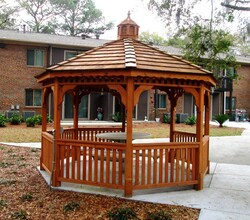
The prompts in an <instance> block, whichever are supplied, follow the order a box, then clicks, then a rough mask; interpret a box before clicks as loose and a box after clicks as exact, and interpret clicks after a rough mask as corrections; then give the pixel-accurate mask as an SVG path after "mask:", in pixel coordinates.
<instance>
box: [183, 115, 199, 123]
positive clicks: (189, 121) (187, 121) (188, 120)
mask: <svg viewBox="0 0 250 220" xmlns="http://www.w3.org/2000/svg"><path fill="white" fill-rule="evenodd" d="M185 124H186V125H195V124H196V118H195V116H190V117H188V118H187V119H186V120H185Z"/></svg>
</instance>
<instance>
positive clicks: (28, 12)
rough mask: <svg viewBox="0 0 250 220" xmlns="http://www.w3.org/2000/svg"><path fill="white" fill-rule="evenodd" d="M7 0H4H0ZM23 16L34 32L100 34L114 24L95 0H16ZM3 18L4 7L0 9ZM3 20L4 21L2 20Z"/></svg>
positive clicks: (23, 20) (23, 22) (72, 34)
mask: <svg viewBox="0 0 250 220" xmlns="http://www.w3.org/2000/svg"><path fill="white" fill-rule="evenodd" d="M0 1H4V0H0ZM14 2H16V3H17V4H18V6H19V12H20V14H21V15H22V16H20V17H19V19H21V21H20V23H22V24H26V26H27V28H29V29H31V30H32V31H35V32H44V33H60V34H67V35H71V36H76V35H81V34H84V35H100V34H103V32H104V31H106V30H109V29H111V28H112V27H113V23H112V22H108V23H106V22H105V18H104V17H103V15H102V12H101V10H99V9H97V8H96V6H95V4H94V2H93V0H14ZM0 19H1V8H0ZM0 23H1V20H0Z"/></svg>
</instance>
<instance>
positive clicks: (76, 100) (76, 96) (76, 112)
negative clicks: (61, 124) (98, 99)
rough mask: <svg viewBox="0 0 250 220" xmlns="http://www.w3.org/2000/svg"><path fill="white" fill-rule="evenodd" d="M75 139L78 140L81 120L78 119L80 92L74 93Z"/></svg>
mask: <svg viewBox="0 0 250 220" xmlns="http://www.w3.org/2000/svg"><path fill="white" fill-rule="evenodd" d="M73 100H74V107H73V108H74V139H77V130H78V123H79V119H78V114H79V103H80V99H79V92H78V91H76V92H75V93H74V97H73Z"/></svg>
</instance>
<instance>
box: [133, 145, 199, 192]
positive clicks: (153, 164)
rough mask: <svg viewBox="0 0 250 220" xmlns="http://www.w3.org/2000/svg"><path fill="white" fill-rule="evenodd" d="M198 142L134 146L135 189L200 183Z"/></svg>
mask: <svg viewBox="0 0 250 220" xmlns="http://www.w3.org/2000/svg"><path fill="white" fill-rule="evenodd" d="M198 149H199V143H181V144H180V143H159V144H158V143H157V144H156V143H153V144H152V143H150V144H149V143H147V144H133V152H134V155H135V158H134V160H133V163H134V165H133V168H134V170H133V172H134V189H146V188H156V187H166V186H178V185H192V184H197V183H198V180H197V175H196V167H195V166H196V159H197V156H198Z"/></svg>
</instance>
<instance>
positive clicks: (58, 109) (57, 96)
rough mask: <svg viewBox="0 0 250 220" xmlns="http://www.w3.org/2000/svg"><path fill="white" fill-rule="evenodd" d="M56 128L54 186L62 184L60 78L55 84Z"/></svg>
mask: <svg viewBox="0 0 250 220" xmlns="http://www.w3.org/2000/svg"><path fill="white" fill-rule="evenodd" d="M53 90H54V91H53V92H54V129H55V140H54V145H53V147H54V150H53V152H54V155H52V160H53V161H52V167H53V170H52V171H51V172H53V174H52V177H53V178H52V186H54V187H56V186H60V185H61V182H59V181H57V177H58V173H59V168H58V161H57V159H58V156H57V154H58V147H57V140H58V139H60V137H61V134H60V126H61V124H60V121H61V109H62V107H61V102H60V95H62V94H60V92H59V82H58V79H55V84H54V89H53Z"/></svg>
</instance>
